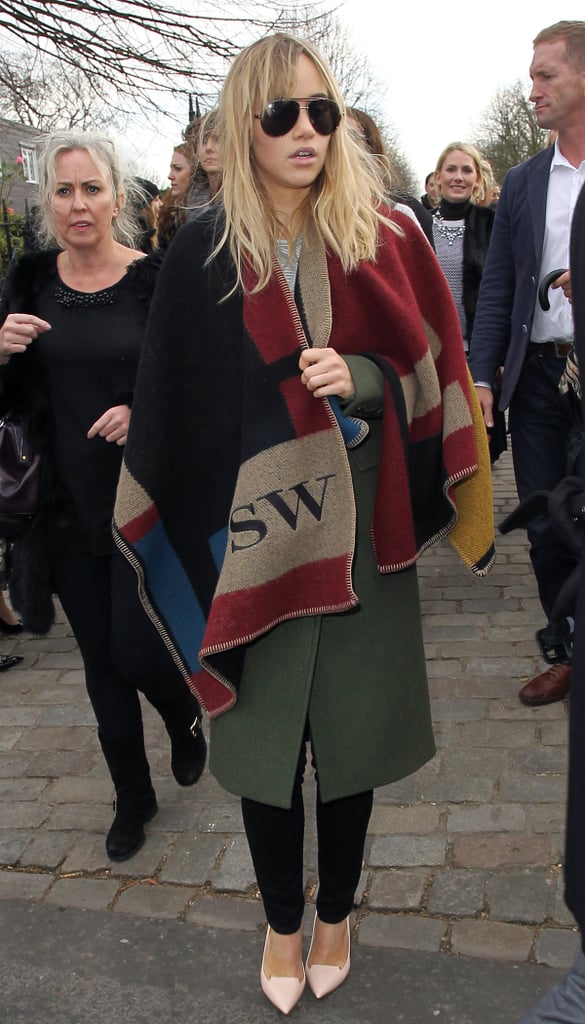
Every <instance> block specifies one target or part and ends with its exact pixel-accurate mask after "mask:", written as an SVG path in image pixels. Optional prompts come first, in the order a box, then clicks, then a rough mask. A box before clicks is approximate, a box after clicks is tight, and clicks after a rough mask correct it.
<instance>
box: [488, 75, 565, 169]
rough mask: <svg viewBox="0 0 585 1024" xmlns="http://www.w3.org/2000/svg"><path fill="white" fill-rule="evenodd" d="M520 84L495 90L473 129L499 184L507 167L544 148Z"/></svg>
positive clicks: (541, 131) (535, 121)
mask: <svg viewBox="0 0 585 1024" xmlns="http://www.w3.org/2000/svg"><path fill="white" fill-rule="evenodd" d="M546 139H547V132H545V131H543V129H542V128H539V127H538V122H537V120H536V116H535V114H534V108H533V106H532V103H531V102H530V100H529V99H528V95H527V93H526V90H525V88H524V86H523V84H522V82H520V81H517V82H515V83H514V84H513V85H509V86H506V87H505V88H503V89H500V90H498V92H497V93H496V94H495V96H494V97H493V99H492V100H491V102H490V103H489V105H488V106H487V107H486V109H485V110H484V112H483V114H482V120H481V124H480V125H479V126H478V127H477V128H476V129H475V142H476V145H477V147H478V149H479V150H480V151H481V152H482V153H483V155H484V156H485V157H486V159H487V160H489V162H490V164H491V165H492V169H493V172H494V176H495V179H496V181H499V182H501V181H502V179H503V178H504V175H505V174H506V171H508V170H509V169H510V167H514V166H515V165H516V164H519V163H522V161H523V160H527V159H528V158H529V157H531V156H534V154H535V153H538V152H539V150H541V149H542V148H543V146H544V145H546Z"/></svg>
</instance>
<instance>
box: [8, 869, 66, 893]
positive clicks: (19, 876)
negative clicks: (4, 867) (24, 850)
mask: <svg viewBox="0 0 585 1024" xmlns="http://www.w3.org/2000/svg"><path fill="white" fill-rule="evenodd" d="M52 883H53V876H52V875H35V874H30V873H29V872H26V871H0V899H2V900H40V899H42V898H43V896H44V895H45V893H46V892H47V889H48V888H49V886H50V885H52Z"/></svg>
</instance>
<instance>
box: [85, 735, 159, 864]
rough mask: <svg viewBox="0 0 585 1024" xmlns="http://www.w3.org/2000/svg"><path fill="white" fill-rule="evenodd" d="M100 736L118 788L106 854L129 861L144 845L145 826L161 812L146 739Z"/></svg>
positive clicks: (117, 859) (134, 736) (116, 859)
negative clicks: (146, 749)
mask: <svg viewBox="0 0 585 1024" xmlns="http://www.w3.org/2000/svg"><path fill="white" fill-rule="evenodd" d="M98 737H99V741H100V743H101V747H102V750H103V752H104V757H105V759H106V761H107V764H108V768H109V769H110V774H111V776H112V781H113V783H114V786H115V789H116V799H115V801H114V810H115V812H116V815H115V817H114V820H113V822H112V825H111V827H110V830H109V832H108V834H107V836H106V853H107V855H108V857H109V858H110V860H114V861H123V860H129V858H130V857H133V856H134V854H135V853H137V852H138V850H140V848H141V847H142V846H144V841H145V839H146V836H145V833H144V826H145V825H146V823H147V822H148V821H151V819H152V818H154V816H155V814H156V812H157V810H158V805H157V802H156V794H155V792H154V789H153V788H152V783H151V781H150V769H149V766H148V761H147V759H146V752H145V750H144V738H143V736H142V734H138V735H131V736H124V737H116V738H114V739H113V738H112V737H107V736H104V735H103V734H102V733H101V732H98Z"/></svg>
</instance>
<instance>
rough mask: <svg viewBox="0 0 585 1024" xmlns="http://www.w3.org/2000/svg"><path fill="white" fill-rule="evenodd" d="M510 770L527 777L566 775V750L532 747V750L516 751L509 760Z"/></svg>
mask: <svg viewBox="0 0 585 1024" xmlns="http://www.w3.org/2000/svg"><path fill="white" fill-rule="evenodd" d="M510 770H511V771H512V772H514V773H517V772H525V773H527V774H528V775H566V773H567V771H568V759H567V750H566V749H565V748H564V747H559V746H555V747H536V746H535V747H533V749H532V750H518V751H517V752H516V753H515V754H512V756H511V759H510Z"/></svg>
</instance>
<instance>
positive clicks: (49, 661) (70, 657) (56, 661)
mask: <svg viewBox="0 0 585 1024" xmlns="http://www.w3.org/2000/svg"><path fill="white" fill-rule="evenodd" d="M39 668H43V669H64V668H65V669H72V668H83V661H82V659H81V655H80V654H79V653H78V651H60V652H56V653H55V654H45V655H44V656H43V657H42V658H39Z"/></svg>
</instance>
